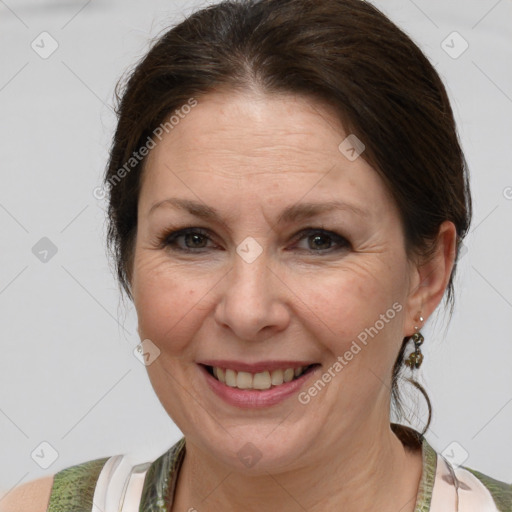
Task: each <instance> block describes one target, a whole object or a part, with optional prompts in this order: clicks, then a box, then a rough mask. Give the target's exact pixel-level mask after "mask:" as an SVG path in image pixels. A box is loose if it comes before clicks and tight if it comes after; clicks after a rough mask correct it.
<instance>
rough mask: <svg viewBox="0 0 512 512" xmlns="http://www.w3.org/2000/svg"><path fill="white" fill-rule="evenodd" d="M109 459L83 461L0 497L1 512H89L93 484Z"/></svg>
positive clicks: (20, 486) (27, 483)
mask: <svg viewBox="0 0 512 512" xmlns="http://www.w3.org/2000/svg"><path fill="white" fill-rule="evenodd" d="M109 459H110V457H104V458H101V459H95V460H90V461H86V462H82V463H80V464H76V465H74V466H69V467H67V468H64V469H62V470H61V471H59V472H57V473H55V474H54V475H50V476H46V477H42V478H39V479H37V480H33V481H30V482H26V483H25V484H22V485H19V486H18V487H15V488H14V489H12V490H11V491H9V492H8V493H6V494H5V495H4V497H3V498H0V512H19V511H20V510H23V511H24V512H61V511H62V512H63V511H65V510H70V509H72V510H74V511H75V512H81V511H82V510H84V511H85V510H89V511H90V510H91V507H92V503H93V495H94V490H95V487H96V481H97V479H98V476H99V474H100V472H101V470H102V469H103V466H104V465H105V463H106V462H107V461H108V460H109Z"/></svg>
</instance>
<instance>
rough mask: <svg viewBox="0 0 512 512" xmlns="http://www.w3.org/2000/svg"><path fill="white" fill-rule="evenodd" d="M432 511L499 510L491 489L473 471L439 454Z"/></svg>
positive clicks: (497, 511)
mask: <svg viewBox="0 0 512 512" xmlns="http://www.w3.org/2000/svg"><path fill="white" fill-rule="evenodd" d="M430 512H499V510H498V508H497V507H496V504H495V503H494V500H493V498H492V496H491V493H490V492H489V490H488V489H487V488H486V487H485V485H484V484H483V483H482V482H480V480H478V478H476V477H475V476H474V475H473V474H472V473H471V472H469V471H468V470H467V469H464V468H462V467H455V468H454V467H453V466H452V465H451V464H450V463H449V462H448V461H446V460H445V459H444V458H443V457H442V456H440V455H438V456H437V469H436V478H435V481H434V488H433V490H432V501H431V504H430Z"/></svg>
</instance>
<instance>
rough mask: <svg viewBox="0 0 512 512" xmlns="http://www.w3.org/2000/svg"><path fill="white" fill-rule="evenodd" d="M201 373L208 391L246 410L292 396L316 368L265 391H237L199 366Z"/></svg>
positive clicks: (265, 405) (267, 405) (272, 403)
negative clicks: (208, 387)
mask: <svg viewBox="0 0 512 512" xmlns="http://www.w3.org/2000/svg"><path fill="white" fill-rule="evenodd" d="M199 367H200V369H201V371H202V372H203V374H204V375H205V377H206V382H207V383H208V385H209V386H210V389H211V390H212V391H213V392H214V393H215V394H216V395H217V396H219V397H220V398H222V399H223V400H224V401H225V402H227V403H228V404H230V405H234V406H236V407H242V408H246V409H255V408H263V407H269V406H271V405H276V404H278V403H280V402H282V401H284V400H285V399H286V398H288V397H290V396H292V395H294V394H295V393H297V392H298V391H299V389H300V388H301V387H302V386H303V385H304V383H305V382H306V381H307V380H308V379H309V378H310V377H311V376H312V375H314V374H315V373H316V371H317V370H318V368H319V367H318V366H317V367H315V368H313V369H312V370H309V371H308V372H307V373H305V374H303V375H301V376H300V377H299V378H298V379H294V380H292V381H290V382H285V383H283V384H281V385H280V386H276V387H274V388H270V389H265V390H261V391H259V390H253V389H238V388H232V387H230V386H227V385H226V384H223V383H222V382H220V381H219V380H217V379H216V378H215V377H213V376H212V375H210V373H209V372H208V370H207V369H206V367H204V366H203V365H199Z"/></svg>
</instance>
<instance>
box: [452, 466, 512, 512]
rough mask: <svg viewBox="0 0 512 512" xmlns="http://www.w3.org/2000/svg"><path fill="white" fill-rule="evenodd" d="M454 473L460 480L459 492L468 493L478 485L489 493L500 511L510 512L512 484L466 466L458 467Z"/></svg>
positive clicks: (511, 506)
mask: <svg viewBox="0 0 512 512" xmlns="http://www.w3.org/2000/svg"><path fill="white" fill-rule="evenodd" d="M456 474H457V478H458V479H459V481H461V482H462V486H461V490H460V492H461V493H469V492H471V491H474V490H475V487H480V490H481V491H483V492H486V493H488V494H490V496H491V497H492V499H493V501H494V503H495V505H496V507H497V508H498V510H499V511H500V512H512V484H508V483H506V482H503V481H500V480H497V479H495V478H492V477H491V476H489V475H485V474H484V473H481V472H480V471H477V470H476V469H472V468H468V467H466V466H462V467H460V468H458V470H457V471H456ZM464 484H466V485H464Z"/></svg>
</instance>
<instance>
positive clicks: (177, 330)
mask: <svg viewBox="0 0 512 512" xmlns="http://www.w3.org/2000/svg"><path fill="white" fill-rule="evenodd" d="M162 260H163V259H162V257H161V256H159V255H147V256H142V257H140V258H139V259H138V260H136V261H135V265H134V286H133V291H134V293H133V295H134V303H135V308H136V311H137V318H138V323H139V333H140V336H141V338H143V339H150V340H151V341H152V342H153V343H155V344H156V345H157V346H159V347H160V348H161V349H162V350H164V349H165V352H166V353H167V354H168V355H170V356H177V355H179V354H182V352H183V350H184V348H185V347H186V346H187V344H188V343H189V341H190V339H192V337H193V335H194V332H195V329H197V324H198V322H199V319H198V315H200V314H201V311H202V309H201V298H202V297H204V295H205V290H204V288H205V286H204V282H203V280H202V279H201V278H198V277H197V275H195V274H194V278H193V279H192V278H191V277H190V270H189V272H187V273H185V272H184V271H183V269H179V268H177V267H176V266H174V265H173V266H170V265H169V263H168V261H166V262H164V261H162ZM203 300H204V298H203Z"/></svg>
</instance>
